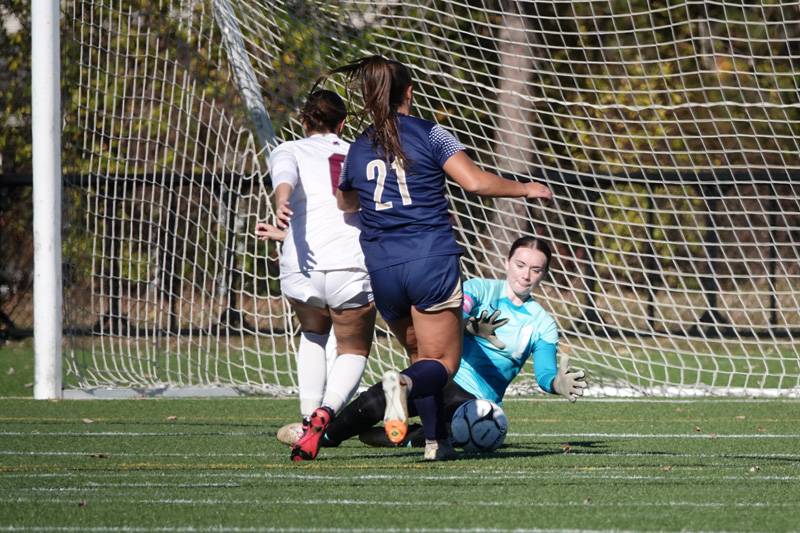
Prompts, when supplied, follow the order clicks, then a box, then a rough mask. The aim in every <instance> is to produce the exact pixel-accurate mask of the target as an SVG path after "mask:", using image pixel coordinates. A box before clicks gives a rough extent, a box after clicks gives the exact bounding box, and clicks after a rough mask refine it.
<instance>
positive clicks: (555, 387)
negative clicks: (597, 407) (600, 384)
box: [533, 340, 588, 402]
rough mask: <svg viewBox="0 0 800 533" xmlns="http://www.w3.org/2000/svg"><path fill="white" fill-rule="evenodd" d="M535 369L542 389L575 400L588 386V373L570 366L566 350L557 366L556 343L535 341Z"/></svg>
mask: <svg viewBox="0 0 800 533" xmlns="http://www.w3.org/2000/svg"><path fill="white" fill-rule="evenodd" d="M533 371H534V373H535V374H536V381H537V382H538V383H539V386H540V387H541V388H542V390H544V391H546V392H549V393H551V394H559V395H561V396H563V397H564V398H566V399H567V400H569V401H570V402H574V401H575V400H577V399H578V397H579V396H583V392H584V390H585V389H586V387H587V386H588V385H587V383H586V373H585V372H584V371H583V370H572V369H570V368H569V357H568V355H567V353H566V351H564V352H563V353H562V355H561V361H560V364H559V365H558V367H556V345H555V344H553V343H549V342H545V341H542V340H539V341H537V342H536V343H534V351H533Z"/></svg>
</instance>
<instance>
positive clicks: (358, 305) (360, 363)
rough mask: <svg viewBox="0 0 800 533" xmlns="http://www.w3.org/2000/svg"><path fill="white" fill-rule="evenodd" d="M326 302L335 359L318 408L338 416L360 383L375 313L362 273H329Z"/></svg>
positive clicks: (368, 285) (349, 271)
mask: <svg viewBox="0 0 800 533" xmlns="http://www.w3.org/2000/svg"><path fill="white" fill-rule="evenodd" d="M326 298H327V300H328V305H329V307H330V313H331V319H332V321H333V333H334V335H335V336H336V347H337V357H336V359H335V360H334V362H333V366H332V367H331V370H330V373H329V375H328V386H327V389H326V390H325V397H324V398H323V400H322V404H323V405H324V406H327V407H330V408H331V409H332V410H333V411H334V413H338V412H339V410H340V409H341V408H342V407H343V406H344V405H345V404H346V403H347V401H348V400H350V398H351V397H352V395H353V394H354V393H355V391H356V390H357V389H358V385H359V383H361V376H362V374H363V373H364V369H365V368H366V366H367V357H369V352H370V349H371V348H372V338H373V334H374V330H375V315H376V310H375V305H374V304H373V303H372V288H371V286H370V282H369V276H368V275H367V273H366V272H365V271H351V270H343V271H334V272H329V273H328V274H327V276H326Z"/></svg>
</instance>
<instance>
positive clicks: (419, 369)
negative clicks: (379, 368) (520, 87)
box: [401, 359, 448, 409]
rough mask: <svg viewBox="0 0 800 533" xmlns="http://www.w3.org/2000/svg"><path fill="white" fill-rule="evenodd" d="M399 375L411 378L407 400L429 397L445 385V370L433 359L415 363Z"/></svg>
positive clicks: (446, 377)
mask: <svg viewBox="0 0 800 533" xmlns="http://www.w3.org/2000/svg"><path fill="white" fill-rule="evenodd" d="M401 374H405V375H406V376H408V377H410V378H411V382H412V385H411V391H410V392H409V394H408V398H409V399H414V398H424V397H425V396H431V395H433V394H436V393H437V392H439V391H440V390H442V387H444V386H445V385H447V379H448V375H447V369H446V368H445V367H444V365H443V364H442V363H440V362H439V361H436V360H435V359H423V360H422V361H417V362H416V363H414V364H413V365H411V366H410V367H408V368H406V369H405V370H403V371H402V372H401ZM417 409H419V407H417Z"/></svg>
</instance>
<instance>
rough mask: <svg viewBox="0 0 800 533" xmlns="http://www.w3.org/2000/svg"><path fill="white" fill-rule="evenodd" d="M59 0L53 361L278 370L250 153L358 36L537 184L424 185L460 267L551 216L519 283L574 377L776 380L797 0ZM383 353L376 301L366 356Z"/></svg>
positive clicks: (465, 134)
mask: <svg viewBox="0 0 800 533" xmlns="http://www.w3.org/2000/svg"><path fill="white" fill-rule="evenodd" d="M62 9H63V13H64V34H63V35H64V37H63V39H62V41H63V44H62V46H63V55H64V61H63V65H62V87H63V88H64V109H65V122H64V146H65V158H64V159H65V174H66V176H67V179H68V182H69V183H70V184H71V185H70V186H69V187H68V188H67V190H66V191H65V194H64V204H65V205H64V220H65V225H64V263H65V264H64V282H65V289H64V290H65V311H66V316H67V327H68V331H69V334H70V335H69V342H68V344H67V347H66V349H65V363H66V364H65V366H66V368H67V375H66V376H65V382H66V385H67V386H68V387H76V388H82V389H105V388H122V389H133V390H159V389H168V390H172V389H181V388H186V387H210V388H214V387H227V388H232V389H234V390H238V391H249V392H265V393H288V392H291V391H292V390H293V388H294V387H295V383H296V382H295V371H294V367H295V363H294V353H295V349H296V346H297V343H298V327H297V323H296V321H295V320H294V319H293V316H292V314H291V311H290V309H289V307H288V305H287V303H286V301H285V300H284V299H283V298H282V296H281V294H280V290H279V283H278V268H277V249H276V247H275V245H273V244H270V243H264V242H261V241H258V240H256V239H255V238H254V235H253V230H254V225H255V223H256V221H258V220H261V219H265V218H268V217H269V216H270V215H271V206H270V200H271V188H270V181H269V170H270V169H269V167H268V164H267V156H268V154H269V151H270V149H271V148H272V147H274V146H275V145H276V143H278V142H280V141H283V140H289V139H295V138H298V137H299V136H301V135H302V131H301V127H300V125H299V123H298V121H297V110H298V107H299V106H300V104H301V103H302V101H303V99H304V97H305V95H306V94H307V92H308V90H309V89H310V87H311V85H312V83H313V82H314V80H315V79H316V78H317V76H318V75H320V74H322V73H323V72H325V71H326V70H327V69H329V68H331V67H333V66H337V65H341V64H343V63H345V62H349V61H350V60H352V59H355V58H357V57H360V56H363V55H367V54H375V53H378V54H382V55H385V56H389V57H392V58H394V59H397V60H399V61H402V62H403V63H405V64H407V65H409V66H410V67H412V69H413V72H414V77H415V113H417V114H418V115H420V116H422V117H425V118H428V119H431V120H435V121H436V122H438V123H440V124H441V125H442V126H443V127H445V128H446V129H448V130H449V131H451V132H452V133H454V134H455V135H456V136H457V137H458V138H459V140H460V141H461V142H462V143H463V144H464V145H466V146H467V147H468V149H469V153H470V155H471V156H472V157H473V158H474V159H475V160H476V161H478V162H479V163H480V164H481V165H482V166H483V167H485V168H486V169H488V170H491V171H494V172H496V173H499V174H502V175H504V176H507V177H510V178H513V179H517V180H522V181H527V180H531V179H533V180H540V181H543V182H545V183H547V184H548V185H549V186H550V188H551V189H552V190H553V192H554V195H555V198H556V199H555V201H554V202H552V203H549V204H543V203H540V202H525V201H522V200H486V199H480V198H477V197H475V196H472V195H470V194H466V193H465V192H463V191H462V190H461V189H460V188H458V187H457V186H454V185H453V184H450V185H449V187H448V194H449V198H450V202H451V209H452V213H453V215H454V220H455V229H456V232H457V235H458V238H459V240H460V242H461V243H462V244H463V245H464V247H465V248H466V254H465V255H464V257H463V269H464V271H465V275H466V276H468V277H470V276H478V275H481V276H495V277H502V276H503V275H504V272H505V270H504V254H505V252H506V250H507V249H508V246H509V244H510V242H511V241H513V240H514V239H515V238H516V237H517V236H520V235H527V234H532V233H536V234H537V235H540V236H543V237H545V238H546V239H548V240H549V242H550V243H551V244H552V248H553V249H554V258H553V263H552V266H551V272H550V274H549V277H548V279H547V280H546V282H545V283H544V284H543V286H542V287H541V289H540V290H538V291H537V293H536V298H537V299H538V300H539V301H540V302H541V303H542V304H543V305H544V306H545V308H547V309H549V310H550V311H551V312H552V314H553V315H554V316H555V317H556V319H557V321H558V323H559V326H560V329H561V333H562V338H561V346H562V348H566V347H568V349H569V350H570V351H571V358H572V364H573V365H574V366H576V367H582V368H585V369H586V370H587V371H588V374H589V376H590V377H591V385H592V392H593V393H594V394H598V395H640V394H652V395H656V394H667V395H700V394H720V395H764V396H769V395H773V396H790V395H795V396H797V395H798V394H800V251H799V250H800V97H799V96H798V95H800V87H798V83H800V81H799V80H800V6H798V4H797V3H796V2H783V3H781V2H771V1H763V2H739V1H735V2H734V1H727V0H720V1H716V2H695V1H678V2H656V3H653V2H645V1H638V0H637V1H630V2H617V1H613V0H592V1H587V2H571V1H539V0H537V1H490V0H478V1H445V0H435V1H434V0H406V1H403V2H398V1H388V0H387V1H364V2H360V1H345V0H343V1H339V2H323V1H311V0H306V1H290V0H285V1H284V0H271V1H269V2H261V1H256V0H174V1H169V0H127V1H122V0H91V1H88V0H87V1H80V0H71V1H68V2H64V3H63V8H62ZM340 83H341V80H336V79H335V78H334V79H332V80H331V82H330V84H329V87H331V88H334V89H341V86H340ZM350 105H351V106H353V108H357V107H358V105H359V104H358V102H357V101H353V102H351V103H350ZM358 127H359V126H358V124H354V123H351V124H349V125H348V128H347V129H346V131H345V133H344V137H345V138H347V139H352V138H353V137H354V136H355V135H357V134H358V130H357V128H358ZM405 364H406V361H405V356H404V354H403V353H402V351H401V350H400V349H399V348H398V346H397V345H396V343H395V342H393V341H392V338H391V336H390V335H389V334H388V332H387V330H386V328H385V326H384V325H383V324H381V323H379V327H378V331H377V333H376V344H375V346H374V349H373V354H372V357H371V362H370V364H369V367H368V373H367V376H366V377H365V382H366V383H371V382H373V381H374V380H376V379H377V378H378V376H379V375H380V374H381V373H382V372H383V371H384V370H386V369H388V368H390V367H403V366H405ZM531 378H532V376H531V371H530V370H528V371H526V373H525V374H524V375H523V376H521V377H520V378H519V379H518V382H517V383H516V390H518V391H522V392H525V391H533V390H534V389H535V387H534V385H533V383H534V382H533V380H532V379H531Z"/></svg>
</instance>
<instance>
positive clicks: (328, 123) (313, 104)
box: [300, 85, 347, 133]
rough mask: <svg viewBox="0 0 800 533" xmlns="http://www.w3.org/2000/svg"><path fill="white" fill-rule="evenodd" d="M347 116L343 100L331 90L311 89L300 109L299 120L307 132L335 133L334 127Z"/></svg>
mask: <svg viewBox="0 0 800 533" xmlns="http://www.w3.org/2000/svg"><path fill="white" fill-rule="evenodd" d="M346 117H347V106H345V104H344V100H342V98H341V97H340V96H339V95H338V94H336V93H335V92H333V91H328V90H326V89H316V85H315V88H314V89H312V90H311V92H310V93H309V95H308V98H306V103H305V105H304V106H303V109H302V110H300V120H301V121H302V122H303V125H304V126H305V127H306V129H307V130H308V131H309V132H317V133H329V132H333V133H336V128H337V126H339V124H340V123H341V122H342V121H343V120H344V119H345V118H346Z"/></svg>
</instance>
